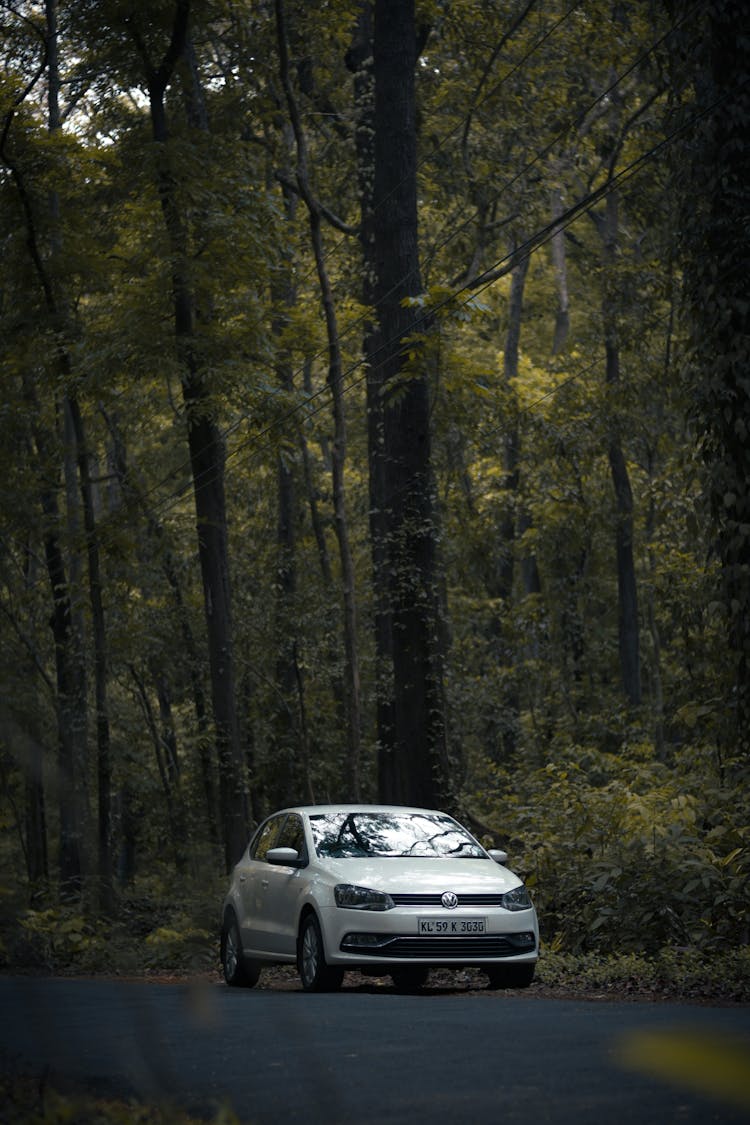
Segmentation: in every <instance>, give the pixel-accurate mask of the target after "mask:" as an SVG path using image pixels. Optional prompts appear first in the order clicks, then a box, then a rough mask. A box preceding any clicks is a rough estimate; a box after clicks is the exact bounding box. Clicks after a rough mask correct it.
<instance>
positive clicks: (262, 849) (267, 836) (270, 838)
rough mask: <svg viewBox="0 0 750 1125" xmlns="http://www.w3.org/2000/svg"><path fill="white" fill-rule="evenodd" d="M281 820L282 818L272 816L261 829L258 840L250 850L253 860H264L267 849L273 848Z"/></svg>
mask: <svg viewBox="0 0 750 1125" xmlns="http://www.w3.org/2000/svg"><path fill="white" fill-rule="evenodd" d="M282 820H283V817H280V816H272V817H271V819H270V820H269V821H267V822H266V823H265V824H264V826H263V827H262V828H261V830H260V832H259V833H258V838H257V839H256V841H255V843H254V844H253V846H252V847H251V849H250V854H251V855H252V857H253V859H265V858H266V852H267V851H268V849H269V848H273V847H274V846H275V844H276V837H277V836H278V834H279V828H280V827H281V821H282Z"/></svg>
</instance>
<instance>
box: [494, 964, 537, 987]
mask: <svg viewBox="0 0 750 1125" xmlns="http://www.w3.org/2000/svg"><path fill="white" fill-rule="evenodd" d="M535 969H536V965H497V966H494V967H493V968H491V969H486V970H485V971H486V973H487V976H488V977H489V978H490V982H489V986H488V987H489V988H528V987H529V985H530V984H531V982H532V981H533V979H534V970H535Z"/></svg>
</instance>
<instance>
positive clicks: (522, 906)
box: [500, 883, 531, 910]
mask: <svg viewBox="0 0 750 1125" xmlns="http://www.w3.org/2000/svg"><path fill="white" fill-rule="evenodd" d="M500 905H501V906H503V907H504V908H505V909H506V910H530V909H531V899H530V898H529V892H528V891H527V890H526V888H525V887H524V885H523V883H522V884H521V886H520V887H514V888H513V890H512V891H506V892H505V894H504V895H502V896H501V898H500Z"/></svg>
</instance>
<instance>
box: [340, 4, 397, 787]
mask: <svg viewBox="0 0 750 1125" xmlns="http://www.w3.org/2000/svg"><path fill="white" fill-rule="evenodd" d="M347 65H348V66H349V68H350V70H351V71H352V73H353V75H354V101H355V108H356V129H355V143H356V151H357V182H358V189H359V199H360V224H359V230H360V245H361V250H362V304H363V306H364V307H365V308H366V309H371V310H373V312H372V314H371V315H370V316H368V319H367V321H366V324H365V331H364V336H363V341H362V349H363V358H364V363H365V367H366V371H367V446H368V471H369V478H368V480H369V521H370V550H371V557H372V575H373V594H374V621H373V625H374V640H375V706H376V722H377V740H378V778H379V789H380V792H381V794H383V793H390V792H395V791H396V770H395V758H394V753H393V745H394V738H395V721H396V720H395V713H394V707H395V689H394V684H393V634H392V628H391V626H392V620H391V613H390V608H389V583H388V552H387V542H388V526H387V519H386V483H385V482H386V476H385V421H384V410H383V385H384V384H383V381H384V376H385V370H384V368H383V367H382V366H381V363H380V359H381V356H380V329H379V325H378V322H377V318H376V316H375V303H376V294H377V254H376V238H375V232H376V215H375V75H374V70H373V2H372V0H363V3H362V4H361V6H360V9H359V13H358V18H357V23H356V27H355V32H354V36H353V39H352V45H351V48H350V50H349V52H348V54H347Z"/></svg>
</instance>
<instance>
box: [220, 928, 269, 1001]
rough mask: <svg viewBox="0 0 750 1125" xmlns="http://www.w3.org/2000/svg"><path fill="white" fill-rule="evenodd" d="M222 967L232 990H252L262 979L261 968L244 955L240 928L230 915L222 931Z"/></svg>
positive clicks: (225, 978)
mask: <svg viewBox="0 0 750 1125" xmlns="http://www.w3.org/2000/svg"><path fill="white" fill-rule="evenodd" d="M221 967H222V970H223V972H224V980H225V981H226V982H227V984H228V985H230V986H231V987H232V988H252V987H253V986H254V985H256V984H257V983H258V980H259V978H260V966H259V965H258V964H256V963H255V962H254V961H248V960H247V958H246V957H243V955H242V944H241V942H240V928H239V926H238V925H237V919H236V918H235V917H234V915H233V914H230V915H229V916H228V917H227V919H226V921H225V922H224V925H223V926H222V929H221Z"/></svg>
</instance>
